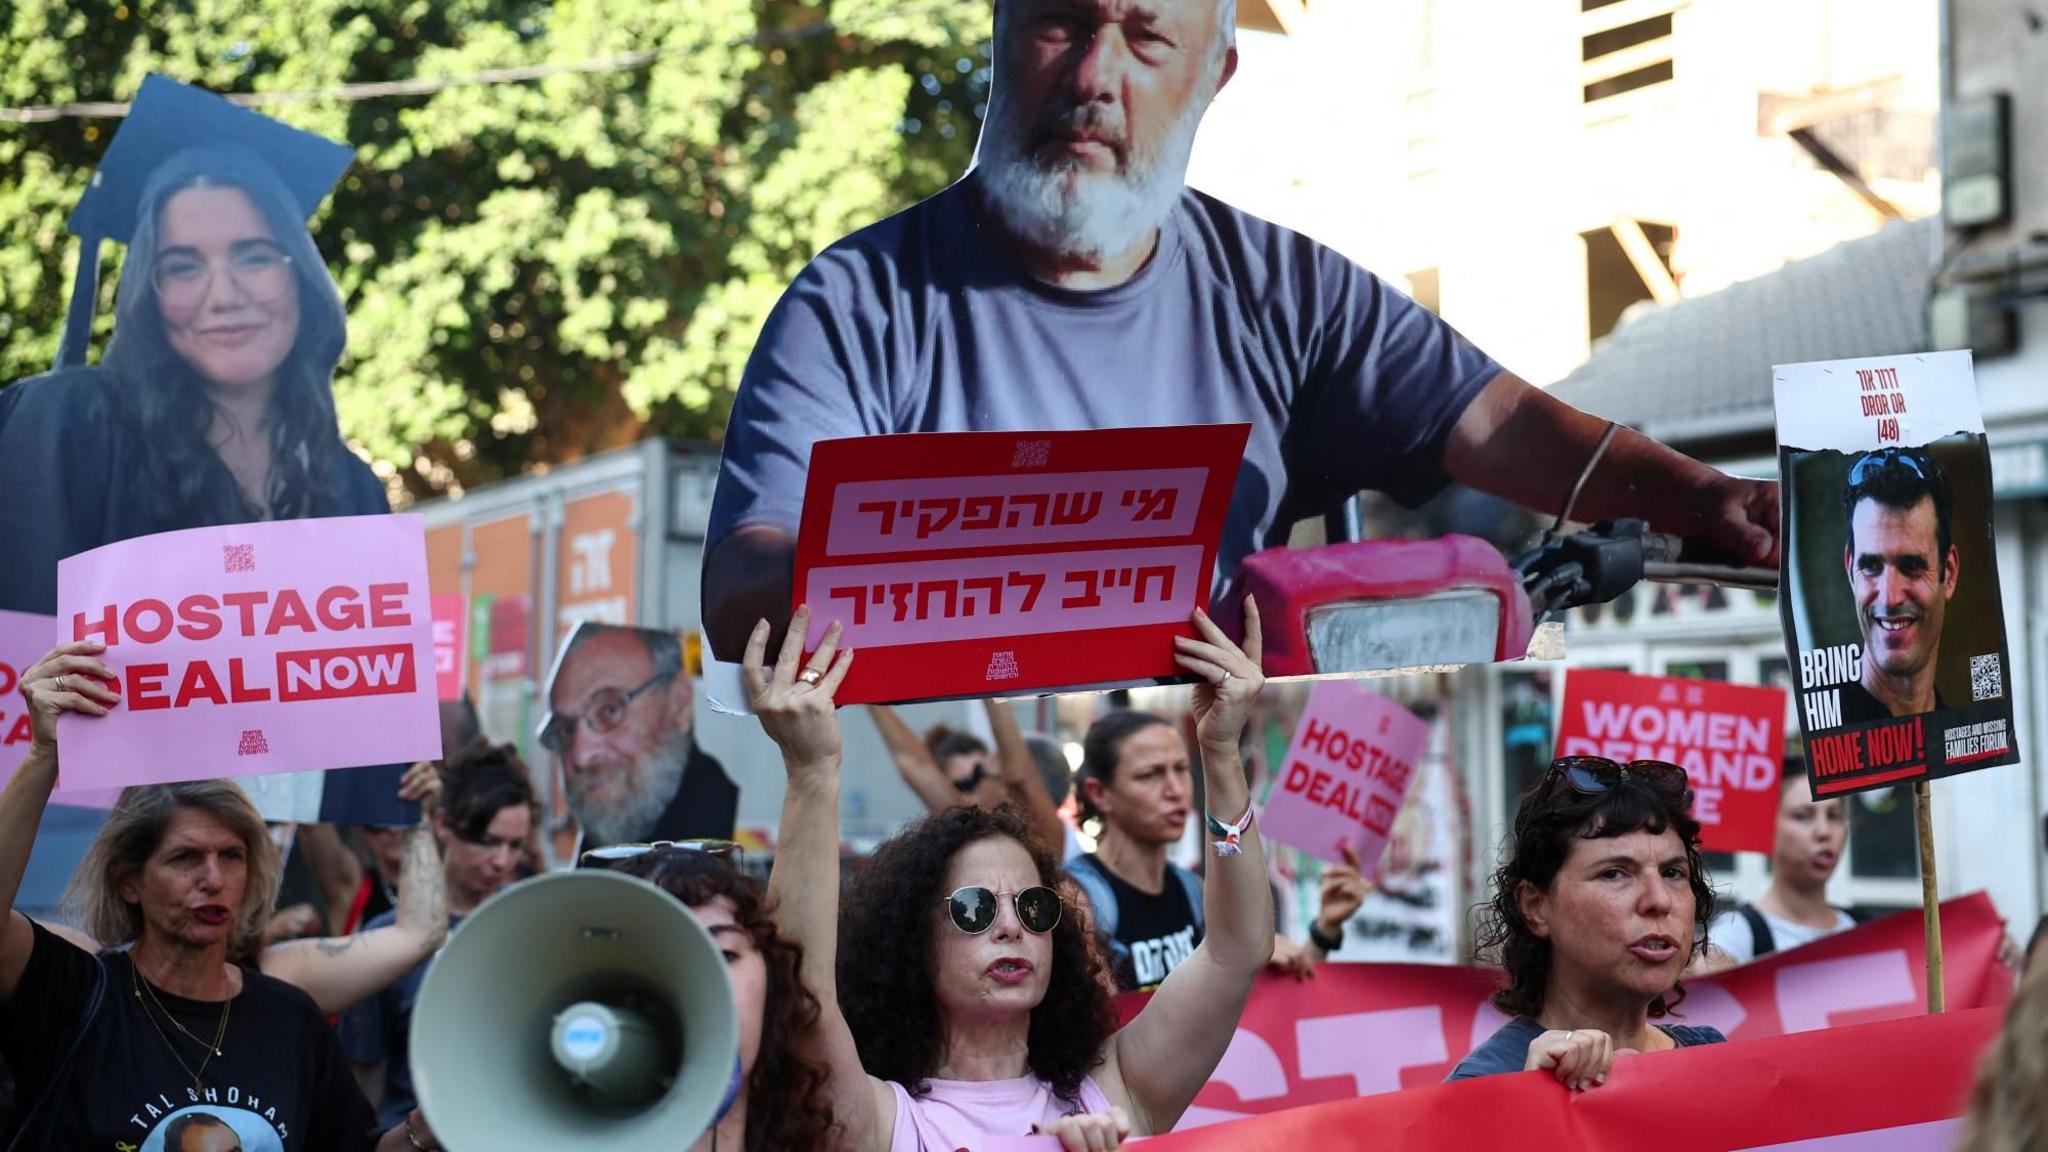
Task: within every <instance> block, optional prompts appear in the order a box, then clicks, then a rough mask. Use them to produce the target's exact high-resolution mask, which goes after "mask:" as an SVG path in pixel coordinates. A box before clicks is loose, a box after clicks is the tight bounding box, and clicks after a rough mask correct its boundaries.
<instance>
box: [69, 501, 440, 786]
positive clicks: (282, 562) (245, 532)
mask: <svg viewBox="0 0 2048 1152" xmlns="http://www.w3.org/2000/svg"><path fill="white" fill-rule="evenodd" d="M57 622H58V627H59V629H61V634H62V635H63V636H64V637H65V638H66V639H71V640H85V639H98V640H100V641H102V642H103V643H105V644H106V646H107V647H106V652H105V653H104V655H103V657H102V658H103V659H104V660H105V661H106V662H107V663H108V664H109V665H110V666H112V667H113V669H114V670H115V672H116V674H117V676H118V678H119V684H118V687H119V689H120V693H121V703H120V704H119V705H118V706H117V707H115V708H114V709H113V710H112V711H111V712H110V713H109V714H108V715H107V716H105V717H92V716H83V715H77V714H72V713H66V714H64V715H63V716H62V717H60V718H59V720H58V724H59V730H58V733H59V734H58V739H59V741H60V743H61V744H62V746H63V749H64V766H63V779H64V783H65V786H66V787H67V788H77V787H88V788H99V787H111V786H115V785H121V784H160V783H168V782H171V781H175V780H198V779H205V778H209V777H215V776H245V775H257V774H266V773H271V772H298V771H306V770H310V769H316V768H349V767H356V766H359V765H369V764H391V763H399V762H406V761H413V760H431V759H433V758H435V757H436V756H438V755H440V731H439V723H438V719H437V715H436V708H435V703H434V697H435V682H434V674H433V673H434V664H433V652H432V640H431V614H430V611H429V607H428V595H427V567H426V544H425V535H424V532H423V530H422V528H421V525H420V520H419V518H418V517H417V516H355V517H343V518H335V519H324V520H284V521H273V522H269V523H261V524H236V525H226V526H221V527H211V528H194V529H189V530H187V531H182V532H166V533H161V534H158V535H155V536H145V537H139V538H137V539H134V540H125V541H122V542H120V543H117V544H109V545H107V546H105V547H103V548H96V549H94V550H93V551H91V552H86V553H83V554H81V555H78V556H72V557H68V558H66V559H65V560H63V561H62V562H61V563H59V565H58V567H57Z"/></svg>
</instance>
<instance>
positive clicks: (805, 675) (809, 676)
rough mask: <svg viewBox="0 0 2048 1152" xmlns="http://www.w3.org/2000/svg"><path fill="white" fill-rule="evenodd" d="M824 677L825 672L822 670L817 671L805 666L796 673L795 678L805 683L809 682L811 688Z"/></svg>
mask: <svg viewBox="0 0 2048 1152" xmlns="http://www.w3.org/2000/svg"><path fill="white" fill-rule="evenodd" d="M824 678H825V674H824V673H823V672H820V671H818V670H817V669H816V668H806V669H804V670H803V671H802V672H800V673H798V674H797V679H799V680H801V681H803V682H804V683H806V684H809V685H810V686H811V687H813V688H815V687H817V686H818V681H820V680H823V679H824Z"/></svg>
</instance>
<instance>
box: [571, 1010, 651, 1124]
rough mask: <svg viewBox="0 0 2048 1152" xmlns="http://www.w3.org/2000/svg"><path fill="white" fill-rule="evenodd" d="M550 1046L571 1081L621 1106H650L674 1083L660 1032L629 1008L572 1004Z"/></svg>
mask: <svg viewBox="0 0 2048 1152" xmlns="http://www.w3.org/2000/svg"><path fill="white" fill-rule="evenodd" d="M549 1048H550V1049H551V1050H552V1051H553V1052H554V1056H555V1063H557V1064H559V1065H561V1066H562V1071H564V1072H566V1073H568V1074H569V1078H570V1079H571V1080H574V1081H575V1082H576V1083H578V1084H580V1085H583V1086H584V1087H586V1088H588V1089H590V1091H591V1092H592V1093H594V1094H596V1095H597V1096H599V1097H600V1098H602V1099H603V1100H604V1101H605V1102H607V1103H610V1104H615V1105H617V1106H619V1107H621V1108H638V1107H640V1106H642V1105H644V1104H647V1103H650V1102H652V1101H653V1100H655V1099H657V1098H658V1097H660V1095H661V1094H662V1092H664V1091H665V1090H666V1089H667V1088H668V1085H669V1083H670V1077H669V1076H668V1075H667V1074H666V1073H667V1071H668V1070H667V1069H666V1068H665V1067H664V1065H666V1064H668V1063H670V1061H668V1060H666V1059H665V1058H664V1057H665V1054H664V1052H663V1051H662V1048H663V1045H662V1042H661V1034H660V1032H658V1031H657V1030H656V1029H655V1026H654V1024H653V1023H652V1022H650V1021H649V1020H648V1019H647V1018H646V1017H645V1016H642V1015H641V1014H640V1013H638V1012H635V1011H633V1010H632V1009H630V1008H621V1007H616V1006H614V1005H610V1004H601V1003H598V1002H596V1001H593V1000H583V1001H579V1002H577V1003H575V1004H571V1005H570V1006H569V1007H567V1008H564V1009H563V1010H562V1011H561V1012H560V1013H558V1014H557V1015H556V1016H555V1027H554V1030H553V1033H552V1034H551V1035H550V1037H549Z"/></svg>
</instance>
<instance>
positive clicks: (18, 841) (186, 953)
mask: <svg viewBox="0 0 2048 1152" xmlns="http://www.w3.org/2000/svg"><path fill="white" fill-rule="evenodd" d="M103 650H104V649H103V645H101V643H100V642H98V641H94V640H88V641H79V642H74V643H70V644H63V645H59V646H58V647H57V648H55V649H53V650H52V651H51V652H50V653H49V655H47V656H45V657H43V658H42V659H41V660H40V661H38V662H37V663H36V664H35V665H33V666H32V667H30V668H29V669H28V671H27V672H25V673H24V674H23V675H22V677H21V695H22V697H23V699H24V700H26V701H27V704H28V711H29V714H30V717H31V727H32V737H31V740H30V743H29V750H28V754H27V756H26V757H24V758H23V760H22V762H21V765H20V767H19V768H18V769H17V770H16V771H15V775H14V779H13V780H11V781H9V782H8V785H7V787H6V790H5V791H4V792H0V911H4V912H5V917H4V920H0V1054H4V1055H5V1057H6V1061H7V1065H8V1067H9V1068H11V1069H12V1070H13V1072H14V1075H15V1077H16V1080H17V1083H18V1085H19V1091H20V1099H21V1101H22V1103H23V1106H24V1108H25V1109H26V1113H27V1114H26V1118H25V1119H24V1121H23V1124H22V1136H23V1138H25V1139H26V1141H27V1143H26V1144H24V1145H23V1147H27V1148H39V1147H48V1148H112V1147H120V1146H132V1147H144V1146H148V1143H149V1138H150V1137H151V1135H152V1134H153V1133H158V1132H159V1131H160V1130H165V1129H168V1127H169V1126H170V1125H172V1124H174V1123H176V1122H178V1121H179V1120H180V1118H181V1117H184V1116H186V1115H189V1114H192V1113H194V1112H199V1111H203V1112H205V1113H206V1114H208V1115H211V1116H213V1117H214V1118H215V1119H216V1120H218V1121H219V1122H220V1123H222V1124H224V1125H225V1126H226V1127H228V1128H231V1129H233V1130H234V1132H235V1134H236V1136H237V1137H238V1138H239V1140H240V1143H241V1145H242V1146H243V1147H247V1148H258V1147H267V1148H281V1149H283V1150H284V1152H313V1150H320V1152H326V1150H329V1149H333V1150H341V1149H349V1150H365V1149H371V1148H375V1149H378V1150H379V1152H398V1150H401V1149H405V1148H407V1147H419V1148H424V1147H430V1146H431V1144H430V1143H426V1142H422V1141H421V1140H419V1139H418V1138H417V1137H409V1128H408V1127H407V1126H400V1127H398V1128H393V1129H392V1130H391V1131H389V1132H387V1133H384V1135H383V1137H382V1139H381V1140H380V1139H379V1138H378V1135H377V1133H376V1116H375V1113H373V1112H372V1111H371V1110H370V1106H369V1102H368V1101H366V1100H364V1099H363V1095H362V1093H361V1091H360V1090H358V1089H357V1087H356V1085H355V1081H354V1078H353V1077H351V1076H350V1074H349V1068H348V1062H347V1061H346V1059H344V1058H343V1056H342V1053H341V1046H340V1044H339V1043H338V1042H337V1041H336V1040H335V1038H334V1034H333V1032H331V1031H330V1030H329V1029H328V1027H327V1023H326V1021H325V1020H324V1019H323V1018H322V1016H321V1013H320V1010H319V1009H318V1007H316V1006H315V1005H314V1003H313V1001H312V999H311V998H309V997H308V996H307V995H306V994H305V993H304V992H303V991H300V990H299V989H297V988H294V987H292V986H291V985H288V984H285V983H283V982H281V981H279V980H276V979H274V978H272V977H269V976H265V975H264V974H263V973H261V972H259V971H257V970H255V969H254V968H250V967H245V966H243V965H241V964H237V963H235V962H234V959H233V958H234V957H235V956H237V955H247V954H248V941H250V940H251V939H252V938H253V937H255V936H256V935H257V934H258V933H259V932H260V931H261V929H262V926H263V924H264V923H265V921H266V920H267V919H268V918H269V915H270V904H271V899H272V896H273V894H274V893H275V891H276V888H277V877H278V869H279V862H278V852H277V847H276V845H275V844H273V843H272V842H271V840H270V837H269V835H268V833H267V831H266V829H265V828H264V825H263V819H262V817H261V816H260V815H259V814H258V813H257V811H256V808H255V806H254V805H253V804H251V803H250V802H249V798H248V797H247V796H246V795H245V794H244V793H243V792H242V790H241V789H240V788H238V787H236V786H235V785H234V784H232V783H230V782H227V781H201V782H197V783H183V784H161V785H150V786H145V787H134V788H127V789H124V790H123V791H122V793H121V798H120V800H119V801H117V802H116V803H115V805H114V808H113V811H112V812H111V813H109V815H108V818H107V822H106V825H105V827H104V828H103V829H102V830H101V832H100V834H99V837H98V839H97V840H95V842H94V844H93V847H92V849H91V851H90V852H89V853H88V854H87V856H86V859H85V861H84V863H83V864H81V865H80V867H79V871H78V876H77V879H76V880H75V881H74V885H75V886H74V891H73V898H72V904H73V905H74V907H75V908H76V909H77V912H78V914H79V915H80V917H81V920H82V923H81V925H80V926H81V927H82V928H84V929H85V931H86V932H87V933H89V934H90V935H91V936H92V938H94V939H95V940H98V941H100V942H102V943H103V944H104V945H107V946H108V947H109V949H110V950H108V951H106V952H102V953H100V954H98V955H95V954H94V953H92V952H89V951H86V950H85V949H82V948H79V947H77V946H76V945H75V944H72V943H70V942H68V941H67V940H65V939H64V938H62V937H60V936H58V935H57V934H55V933H52V932H51V931H50V930H48V929H47V928H44V927H43V926H42V925H40V924H37V923H35V922H33V921H31V920H30V919H28V918H27V917H26V916H23V915H22V914H21V913H19V912H17V911H14V908H13V905H14V897H15V894H16V893H17V892H18V891H19V890H20V885H21V878H22V873H23V871H24V870H25V869H26V867H27V864H28V857H29V850H30V848H31V847H32V846H33V844H34V841H35V836H36V828H37V826H38V824H39V823H40V822H41V818H42V814H43V810H44V808H45V807H46V806H47V805H48V803H49V799H50V792H51V790H52V789H53V788H54V786H55V784H56V780H57V717H58V715H59V714H60V713H64V712H70V713H73V714H74V715H75V716H76V717H77V718H79V719H81V720H83V719H84V718H85V717H91V716H104V715H106V714H107V713H108V712H109V711H110V710H111V709H112V708H114V707H116V706H118V705H119V703H120V698H119V696H118V694H117V693H116V692H115V691H113V690H112V689H110V688H109V687H108V686H107V685H108V684H109V683H110V682H112V681H113V674H112V671H111V669H109V668H108V667H107V665H106V664H105V663H103V662H102V661H101V660H100V659H99V653H100V652H101V651H103ZM159 1139H161V1138H159ZM429 1139H431V1138H429Z"/></svg>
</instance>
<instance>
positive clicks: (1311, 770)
mask: <svg viewBox="0 0 2048 1152" xmlns="http://www.w3.org/2000/svg"><path fill="white" fill-rule="evenodd" d="M1428 743H1429V725H1428V724H1427V723H1425V722H1424V721H1422V720H1421V719H1419V718H1417V717H1416V715H1415V714H1414V713H1412V712H1410V711H1408V710H1407V709H1406V708H1403V707H1401V706H1400V705H1399V704H1396V703H1394V702H1393V701H1392V700H1389V699H1387V698H1386V697H1385V696H1382V695H1380V694H1379V693H1377V692H1375V691H1373V690H1372V689H1370V688H1368V687H1366V686H1365V685H1364V684H1363V683H1362V682H1360V681H1357V680H1322V681H1318V682H1317V683H1316V684H1315V686H1314V687H1312V688H1311V689H1310V690H1309V696H1308V703H1307V705H1306V706H1304V707H1303V708H1302V710H1301V720H1300V721H1299V722H1298V723H1297V724H1296V725H1295V728H1294V739H1293V741H1292V742H1291V743H1290V744H1289V745H1288V746H1287V758H1286V760H1285V761H1284V762H1283V764H1284V767H1283V768H1282V769H1281V771H1280V773H1279V775H1278V776H1277V777H1276V778H1275V779H1274V782H1273V793H1272V795H1271V796H1270V797H1269V798H1268V799H1267V800H1266V807H1265V809H1264V810H1263V811H1261V812H1260V813H1259V830H1260V831H1261V832H1262V833H1264V834H1265V835H1267V836H1269V837H1271V838H1273V839H1275V840H1278V841H1280V842H1281V843H1283V844H1292V845H1293V846H1294V847H1296V848H1299V849H1301V850H1302V851H1304V852H1307V853H1308V854H1310V855H1312V856H1315V857H1317V858H1319V859H1322V860H1325V861H1328V862H1330V863H1332V864H1339V863H1342V862H1343V861H1344V853H1343V849H1344V847H1346V846H1347V845H1348V846H1349V847H1350V848H1351V850H1352V851H1353V852H1354V853H1356V854H1357V856H1358V862H1359V868H1360V870H1361V871H1362V872H1363V873H1364V874H1365V876H1366V878H1367V879H1372V878H1374V877H1375V876H1377V875H1378V873H1379V866H1380V853H1381V851H1382V850H1383V849H1384V848H1385V847H1386V846H1387V837H1388V836H1389V835H1390V834H1391V833H1392V832H1393V827H1394V818H1395V816H1396V814H1398V813H1399V812H1400V811H1401V805H1402V803H1403V801H1404V800H1405V799H1406V797H1407V794H1408V780H1409V777H1410V776H1411V775H1412V774H1413V772H1414V770H1415V763H1416V761H1417V760H1419V759H1421V757H1422V753H1423V749H1424V748H1425V747H1426V746H1427V745H1428Z"/></svg>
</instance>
